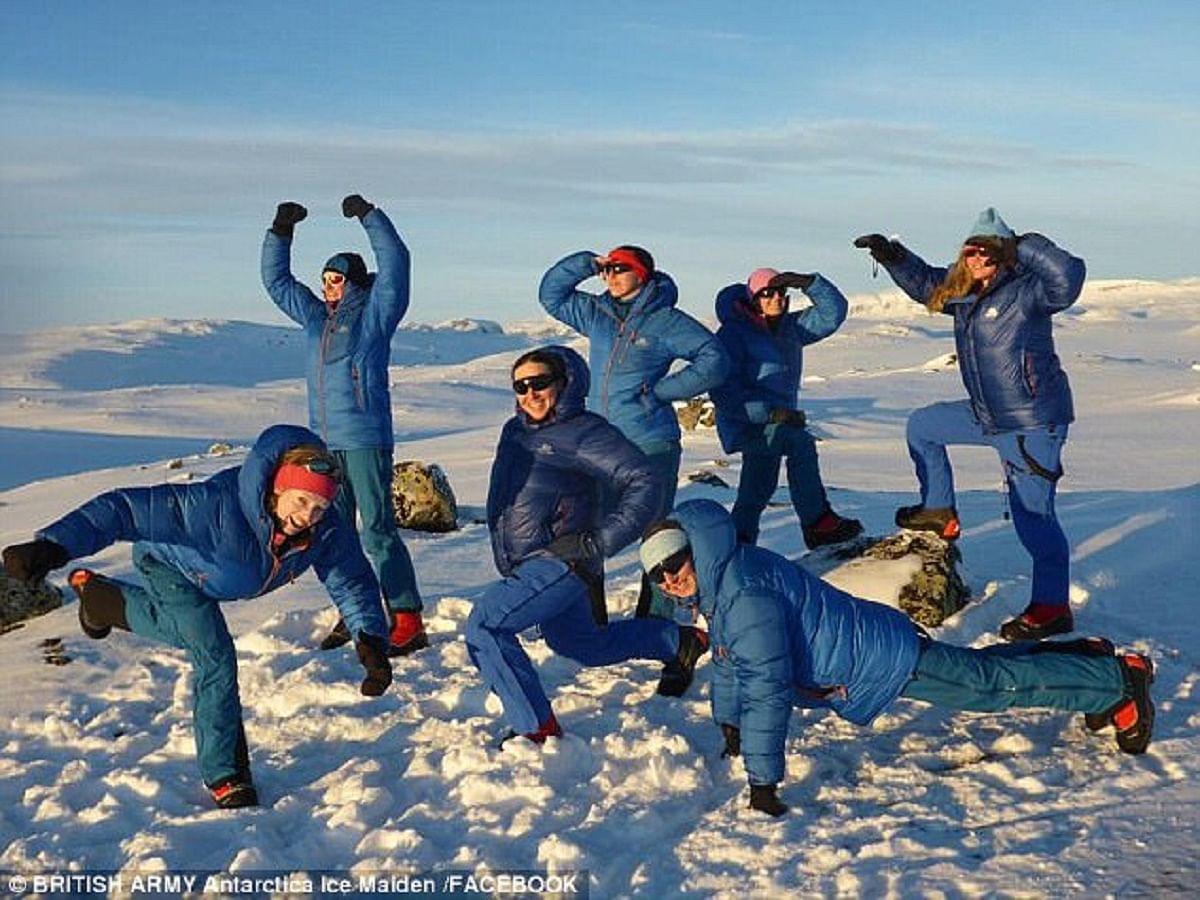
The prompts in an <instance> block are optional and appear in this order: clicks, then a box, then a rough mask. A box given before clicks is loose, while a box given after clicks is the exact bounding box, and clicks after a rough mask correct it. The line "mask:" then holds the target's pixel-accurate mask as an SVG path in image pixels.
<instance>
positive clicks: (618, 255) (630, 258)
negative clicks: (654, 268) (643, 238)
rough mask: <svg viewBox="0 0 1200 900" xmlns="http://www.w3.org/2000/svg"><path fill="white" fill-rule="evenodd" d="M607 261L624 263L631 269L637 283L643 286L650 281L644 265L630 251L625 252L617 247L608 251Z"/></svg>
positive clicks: (648, 272)
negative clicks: (636, 278)
mask: <svg viewBox="0 0 1200 900" xmlns="http://www.w3.org/2000/svg"><path fill="white" fill-rule="evenodd" d="M608 261H609V262H616V263H624V264H625V265H627V266H629V268H631V269H633V272H634V274H635V275H637V277H638V281H640V282H641V283H642V284H645V283H646V282H647V281H649V280H650V270H649V269H647V268H646V264H645V263H644V262H642V261H641V260H640V259H638V255H637V254H636V253H634V252H633V251H632V250H625V249H624V248H622V247H618V248H617V249H616V250H610V251H608Z"/></svg>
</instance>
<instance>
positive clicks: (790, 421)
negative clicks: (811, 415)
mask: <svg viewBox="0 0 1200 900" xmlns="http://www.w3.org/2000/svg"><path fill="white" fill-rule="evenodd" d="M767 421H768V422H770V423H772V424H773V425H795V426H797V427H799V428H803V427H804V426H805V425H807V424H808V416H806V415H805V414H804V410H802V409H778V408H777V409H773V410H771V412H770V413H768V415H767Z"/></svg>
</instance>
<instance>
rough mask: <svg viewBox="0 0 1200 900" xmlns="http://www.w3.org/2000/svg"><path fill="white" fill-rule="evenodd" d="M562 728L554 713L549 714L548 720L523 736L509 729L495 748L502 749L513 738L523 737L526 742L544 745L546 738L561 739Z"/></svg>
mask: <svg viewBox="0 0 1200 900" xmlns="http://www.w3.org/2000/svg"><path fill="white" fill-rule="evenodd" d="M562 733H563V730H562V726H560V725H559V724H558V719H556V718H554V713H553V712H551V713H550V718H548V719H547V720H546V721H545V722H543V723H542V724H541V725H539V726H538V730H537V731H527V732H525V734H518V733H517V732H515V731H513V730H512V729H511V728H510V729H509V730H508V731H507V732H505V734H504V735H503V736H502V737H501V738H500V740H499V741H497V743H496V746H497V747H499V748H501V749H503V748H504V745H505V744H506V743H508V742H509V741H511V740H512V739H513V738H515V737H523V738H525V740H527V741H532V742H533V743H535V744H544V743H546V738H552V737H554V738H557V737H562Z"/></svg>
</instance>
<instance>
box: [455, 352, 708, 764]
mask: <svg viewBox="0 0 1200 900" xmlns="http://www.w3.org/2000/svg"><path fill="white" fill-rule="evenodd" d="M512 378H513V390H514V392H515V393H516V400H517V411H516V415H515V416H513V417H512V418H511V419H509V420H508V422H507V423H506V424H505V426H504V429H503V431H501V433H500V443H499V445H498V446H497V447H496V460H495V462H494V463H493V464H492V475H491V483H490V485H489V487H488V498H487V520H488V528H489V530H490V531H491V536H492V555H493V557H494V559H495V561H496V568H497V569H498V570H499V571H500V574H501V575H502V576H503V580H502V581H499V582H497V583H496V584H494V585H493V586H492V587H490V588H488V590H487V591H485V592H484V594H483V596H481V597H480V598H479V599H478V600H477V601H476V602H475V606H474V608H473V609H472V610H471V615H470V616H469V617H468V618H467V628H466V637H467V650H468V651H469V652H470V654H471V661H472V662H474V663H475V666H476V668H478V669H479V673H480V675H482V676H483V679H484V681H485V682H486V683H487V685H488V687H490V688H491V689H492V690H493V691H495V692H496V694H497V695H499V697H500V700H501V702H502V703H503V704H504V714H505V717H506V718H507V719H508V723H509V725H510V726H511V729H512V731H511V732H510V733H509V734H508V735H506V736H505V739H507V738H509V737H515V736H516V735H524V737H526V738H528V739H529V740H531V741H533V742H535V743H542V742H543V741H545V739H546V738H547V737H554V736H558V735H559V734H561V733H562V730H561V728H560V727H559V724H558V721H557V720H556V719H555V717H554V713H553V712H552V711H551V709H550V701H549V700H547V699H546V694H545V691H544V690H543V689H542V684H541V681H540V680H539V679H538V676H537V672H536V671H534V668H533V664H532V663H531V662H530V659H529V656H528V655H527V654H526V653H525V651H524V650H523V649H522V647H521V643H520V640H519V639H518V637H517V635H518V634H520V633H521V632H522V631H524V630H525V629H527V628H531V627H533V626H534V625H538V626H540V627H541V632H542V636H543V637H545V639H546V643H547V644H549V645H550V648H551V649H552V650H554V652H555V653H560V654H562V655H563V656H566V657H569V658H570V659H573V660H575V661H576V662H578V663H581V664H582V665H585V666H603V665H609V664H612V663H617V662H624V661H625V660H629V659H655V660H660V661H662V662H670V661H677V662H678V663H679V666H678V667H677V668H676V670H677V671H678V672H679V673H680V680H681V684H680V685H675V686H674V687H675V688H677V689H678V693H679V694H682V693H683V691H684V690H685V689H686V688H687V684H688V683H690V682H691V680H692V672H693V670H694V669H695V666H696V661H697V660H698V659H699V658H700V655H701V654H702V653H703V652H704V650H705V649H706V648H707V646H708V640H707V636H706V635H705V634H704V632H703V631H700V630H698V629H695V628H692V627H690V626H678V625H675V624H674V623H673V622H670V621H668V620H666V619H655V618H648V619H628V620H624V621H620V622H614V623H612V624H611V625H610V624H607V621H608V616H607V612H606V610H605V608H604V584H603V578H604V575H603V568H602V563H603V561H604V558H605V557H607V556H612V555H613V554H614V553H616V552H617V551H619V550H620V549H621V548H623V547H624V546H626V545H627V544H629V543H632V542H633V541H634V540H636V539H637V537H638V535H640V534H641V532H642V529H643V528H645V527H646V525H647V524H648V523H649V521H650V520H651V519H652V518H653V517H654V515H655V511H656V510H657V509H658V504H659V495H660V493H661V491H662V486H661V485H660V484H659V482H658V479H657V478H656V476H655V475H654V470H653V468H652V466H651V464H650V462H649V461H648V460H647V459H646V457H645V455H644V454H643V453H642V452H641V451H640V450H638V449H637V447H635V446H634V445H633V444H631V443H630V442H629V441H628V440H627V439H626V438H625V437H624V436H623V435H622V434H621V432H620V431H618V430H617V429H616V428H614V427H613V426H612V425H610V424H609V423H608V422H607V421H606V420H605V419H604V418H602V417H601V416H598V415H596V414H595V413H590V412H585V411H584V408H583V403H584V397H586V396H587V392H588V380H589V379H588V370H587V364H586V363H584V361H583V358H582V357H580V356H579V354H578V353H576V352H575V351H574V350H570V349H568V348H566V347H558V346H551V347H545V348H542V349H539V350H531V351H530V352H528V353H526V354H524V355H523V356H521V357H520V358H519V359H518V360H517V361H516V363H515V364H514V365H513V369H512ZM602 491H604V492H607V493H609V494H611V495H612V496H614V497H616V498H617V500H616V503H615V504H613V506H612V508H611V510H609V511H608V512H607V514H603V513H601V510H600V497H601V492H602Z"/></svg>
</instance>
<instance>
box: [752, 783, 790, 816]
mask: <svg viewBox="0 0 1200 900" xmlns="http://www.w3.org/2000/svg"><path fill="white" fill-rule="evenodd" d="M750 808H751V809H757V810H758V811H759V812H765V813H766V814H767V815H768V816H775V817H777V818H778V817H779V816H782V815H783V814H784V813H785V812H787V811H788V808H787V804H786V803H784V802H783V801H782V800H780V799H779V797H778V796H777V795H776V794H775V785H773V784H752V785H750Z"/></svg>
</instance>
